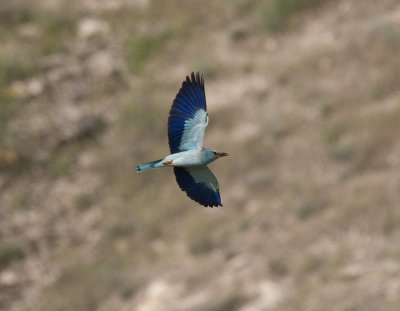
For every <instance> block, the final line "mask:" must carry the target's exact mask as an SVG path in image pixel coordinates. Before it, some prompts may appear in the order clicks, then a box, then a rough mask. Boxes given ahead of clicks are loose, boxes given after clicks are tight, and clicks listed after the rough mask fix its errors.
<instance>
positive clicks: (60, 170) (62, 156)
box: [51, 152, 74, 177]
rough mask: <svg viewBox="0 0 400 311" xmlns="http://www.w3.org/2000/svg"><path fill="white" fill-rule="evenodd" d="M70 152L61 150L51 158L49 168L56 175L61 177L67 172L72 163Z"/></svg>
mask: <svg viewBox="0 0 400 311" xmlns="http://www.w3.org/2000/svg"><path fill="white" fill-rule="evenodd" d="M73 161H74V159H73V157H72V154H70V153H69V152H61V153H59V154H58V155H56V157H55V158H54V159H53V162H52V165H51V169H52V172H53V173H54V174H55V175H56V176H57V177H62V176H65V175H67V174H68V172H69V170H70V168H71V166H72V164H73Z"/></svg>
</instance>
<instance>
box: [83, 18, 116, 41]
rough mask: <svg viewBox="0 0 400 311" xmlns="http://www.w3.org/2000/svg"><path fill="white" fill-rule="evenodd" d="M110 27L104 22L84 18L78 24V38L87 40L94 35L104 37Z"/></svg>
mask: <svg viewBox="0 0 400 311" xmlns="http://www.w3.org/2000/svg"><path fill="white" fill-rule="evenodd" d="M109 30H110V26H109V25H108V23H107V22H106V21H102V20H98V19H93V18H85V19H83V20H81V21H80V22H79V25H78V36H79V37H80V38H81V39H87V38H90V37H92V36H94V35H99V34H100V35H105V34H107V33H108V32H109Z"/></svg>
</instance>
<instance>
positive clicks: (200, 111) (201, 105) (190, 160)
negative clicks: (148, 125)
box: [136, 73, 227, 207]
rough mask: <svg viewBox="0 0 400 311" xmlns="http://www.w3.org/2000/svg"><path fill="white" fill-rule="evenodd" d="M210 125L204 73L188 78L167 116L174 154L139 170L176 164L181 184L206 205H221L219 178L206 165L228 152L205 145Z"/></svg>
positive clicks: (195, 198)
mask: <svg viewBox="0 0 400 311" xmlns="http://www.w3.org/2000/svg"><path fill="white" fill-rule="evenodd" d="M207 125H208V114H207V105H206V96H205V92H204V80H203V76H200V74H199V73H197V74H196V75H195V74H194V73H192V74H191V78H189V77H186V80H185V81H184V82H183V83H182V87H181V89H180V90H179V93H178V94H177V95H176V98H175V100H174V102H173V104H172V107H171V110H170V113H169V118H168V143H169V146H170V150H171V154H170V155H168V156H166V157H165V158H163V159H161V160H158V161H153V162H149V163H144V164H140V165H138V166H137V167H136V171H137V172H141V171H146V170H149V169H153V168H158V167H164V166H173V167H174V173H175V177H176V181H177V183H178V185H179V187H180V188H181V189H182V190H183V191H185V192H186V193H187V195H188V196H189V197H190V198H191V199H193V200H195V201H196V202H198V203H200V204H202V205H204V206H211V207H212V206H222V203H221V197H220V194H219V184H218V180H217V178H216V177H215V176H214V174H213V173H212V172H211V171H210V170H209V169H208V167H207V166H206V165H207V164H209V163H211V162H213V161H215V160H216V159H218V158H219V157H222V156H226V155H227V153H224V152H218V151H216V150H213V149H206V148H203V140H204V134H205V131H206V128H207Z"/></svg>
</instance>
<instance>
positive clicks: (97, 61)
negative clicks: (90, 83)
mask: <svg viewBox="0 0 400 311" xmlns="http://www.w3.org/2000/svg"><path fill="white" fill-rule="evenodd" d="M88 67H89V70H90V71H91V72H92V74H93V75H95V76H99V77H108V76H110V75H111V74H112V73H113V72H114V70H115V66H114V61H113V57H112V55H111V54H110V53H108V52H106V51H100V52H97V53H95V54H93V55H92V56H91V57H90V58H89V60H88Z"/></svg>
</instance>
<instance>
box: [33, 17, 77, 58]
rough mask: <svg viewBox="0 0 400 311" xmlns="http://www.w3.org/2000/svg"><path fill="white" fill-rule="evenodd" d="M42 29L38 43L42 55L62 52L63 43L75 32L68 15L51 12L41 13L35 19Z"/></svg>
mask: <svg viewBox="0 0 400 311" xmlns="http://www.w3.org/2000/svg"><path fill="white" fill-rule="evenodd" d="M36 20H37V23H38V24H39V25H40V26H41V28H42V29H43V35H42V40H41V41H40V45H41V51H42V53H43V54H52V53H56V52H59V51H60V50H62V48H63V47H64V46H63V42H65V40H66V39H67V38H69V37H71V36H72V34H73V33H74V30H75V23H74V19H73V18H72V17H71V16H70V15H69V14H64V12H63V11H61V12H52V11H41V12H40V14H38V15H37V17H36Z"/></svg>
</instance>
